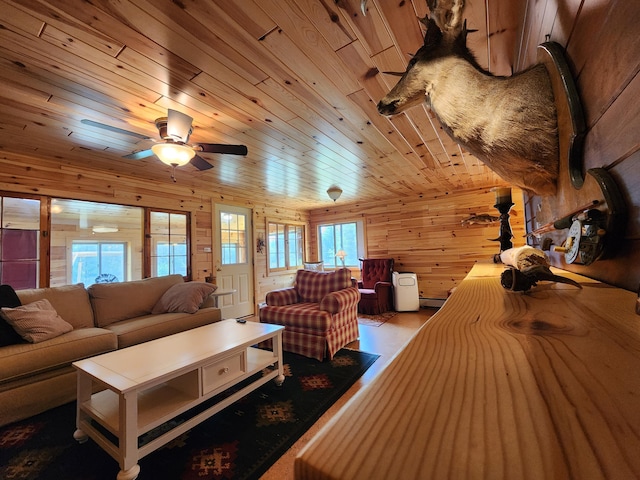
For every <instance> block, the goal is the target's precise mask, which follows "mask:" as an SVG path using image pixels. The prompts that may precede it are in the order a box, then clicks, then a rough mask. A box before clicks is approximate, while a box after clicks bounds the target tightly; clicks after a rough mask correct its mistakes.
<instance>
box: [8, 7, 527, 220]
mask: <svg viewBox="0 0 640 480" xmlns="http://www.w3.org/2000/svg"><path fill="white" fill-rule="evenodd" d="M498 4H500V5H499V6H498ZM523 5H524V1H518V2H511V1H508V2H504V1H503V2H498V1H484V0H482V1H481V0H467V9H466V12H465V16H466V18H467V21H468V28H470V29H477V30H478V32H476V33H472V34H470V35H469V39H468V42H469V45H470V47H471V49H472V50H473V51H474V53H475V54H476V56H477V58H478V60H479V62H480V64H482V65H483V66H484V67H485V68H489V69H490V70H491V71H492V72H493V73H494V74H510V73H511V69H512V65H513V64H514V58H513V57H514V54H515V51H516V48H515V45H516V44H517V43H518V42H519V38H518V35H519V22H520V20H521V18H522V17H523ZM427 12H428V9H427V6H426V2H425V1H424V0H413V1H406V2H391V1H387V0H369V2H368V8H367V15H366V16H365V15H363V14H362V13H361V12H360V0H335V1H332V0H233V1H230V0H207V1H205V0H182V1H176V0H131V1H119V0H92V1H91V2H87V1H85V0H51V1H45V0H16V1H11V0H0V23H1V27H2V28H0V42H1V44H2V48H0V62H1V64H0V110H1V112H2V115H0V152H4V153H2V156H3V157H7V153H9V152H12V153H14V154H19V155H18V156H15V155H13V156H12V157H11V158H20V159H24V162H25V163H28V160H27V159H28V158H29V157H41V158H44V159H56V161H59V162H60V163H61V164H64V163H70V164H74V165H82V166H85V167H86V168H90V169H100V170H107V171H116V172H118V173H120V174H122V175H131V176H135V177H138V178H142V179H148V180H150V181H156V182H158V181H159V182H163V181H167V182H170V181H171V180H170V168H169V167H167V166H165V165H164V164H162V163H160V162H159V161H158V160H157V158H155V157H148V158H146V159H143V160H127V159H123V158H122V156H124V155H127V154H129V153H132V152H134V151H138V150H144V149H148V148H150V146H151V145H152V144H153V141H154V139H155V140H157V139H158V132H157V129H156V127H155V124H154V120H155V119H156V118H158V117H162V116H166V112H167V109H169V108H171V109H176V110H180V111H181V112H184V113H186V114H188V115H190V116H191V117H193V119H194V122H193V126H194V131H193V134H192V135H191V141H193V142H209V143H232V144H244V145H246V146H247V147H248V149H249V154H248V155H247V156H246V157H242V156H240V157H238V156H232V155H219V154H218V155H217V154H202V156H203V157H205V158H206V159H207V160H208V161H209V162H210V163H211V164H213V165H214V168H212V169H210V170H206V171H199V170H197V169H196V168H194V167H193V166H191V165H187V166H185V167H182V168H180V169H178V171H177V173H176V177H177V181H178V182H180V183H183V184H186V185H189V186H192V187H196V188H206V189H209V190H212V191H215V192H219V193H221V194H225V193H226V194H235V195H242V196H244V197H249V198H252V199H258V198H265V201H269V202H270V203H275V204H283V205H289V206H293V207H295V208H302V209H310V208H318V207H322V206H323V205H329V204H331V203H332V202H331V200H330V199H329V198H328V196H327V194H326V190H327V188H329V187H330V186H331V185H334V184H335V185H338V186H339V187H340V188H342V190H343V195H342V197H341V198H340V200H339V202H341V203H349V202H356V201H357V202H366V201H370V200H380V199H385V198H391V197H394V196H411V195H429V194H432V193H434V194H435V193H442V192H447V191H452V190H454V189H463V188H464V189H468V188H484V187H489V186H493V185H496V184H497V183H501V181H500V179H499V178H498V177H496V176H495V175H494V174H493V173H492V172H491V171H490V170H488V169H487V168H486V167H485V166H484V165H483V164H482V163H480V162H479V161H478V160H477V159H476V158H475V157H473V156H471V155H470V154H468V153H467V152H465V151H464V150H462V149H461V148H460V147H459V146H458V145H456V144H455V143H454V142H453V141H451V140H450V139H449V137H447V136H446V134H444V132H442V130H441V128H440V126H439V124H438V123H437V120H435V119H434V117H433V115H432V114H431V113H430V112H429V111H428V110H427V109H426V108H424V107H423V106H418V107H414V108H413V109H412V110H411V111H410V112H408V113H406V114H402V115H400V116H397V117H394V118H393V119H387V118H385V117H382V116H380V115H379V114H378V113H377V111H376V108H375V105H376V104H377V102H378V100H379V99H380V98H381V97H382V96H383V95H384V94H385V93H386V92H387V91H388V90H389V89H390V88H391V87H392V86H393V85H394V84H395V81H396V80H397V78H396V77H393V76H390V75H385V74H383V73H381V72H383V71H401V70H404V68H405V66H406V64H407V61H408V60H409V58H410V57H409V54H410V53H412V52H415V51H416V50H417V48H418V47H419V46H420V45H421V44H422V31H421V28H420V24H419V22H418V17H423V16H424V15H425V14H426V13H427ZM82 120H91V121H93V122H99V123H102V124H106V125H110V126H113V127H115V128H118V129H122V130H126V131H128V132H134V133H136V134H138V136H133V135H129V134H125V133H118V132H114V131H108V130H105V129H100V128H96V127H94V126H90V125H87V124H85V123H82ZM140 136H142V137H146V138H141V137H140ZM21 161H22V160H21ZM267 199H268V200H267Z"/></svg>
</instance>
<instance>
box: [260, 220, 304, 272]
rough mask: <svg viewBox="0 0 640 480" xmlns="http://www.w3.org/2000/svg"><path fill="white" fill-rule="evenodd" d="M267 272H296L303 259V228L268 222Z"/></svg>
mask: <svg viewBox="0 0 640 480" xmlns="http://www.w3.org/2000/svg"><path fill="white" fill-rule="evenodd" d="M267 236H268V242H267V249H268V254H269V270H270V271H276V270H294V269H295V270H297V269H298V268H301V267H302V262H303V257H304V226H302V225H289V224H284V223H275V222H269V223H268V225H267Z"/></svg>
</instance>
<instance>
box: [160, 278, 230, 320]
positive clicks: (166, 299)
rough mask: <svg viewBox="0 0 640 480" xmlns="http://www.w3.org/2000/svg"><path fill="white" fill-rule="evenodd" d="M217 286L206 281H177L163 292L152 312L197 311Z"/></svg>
mask: <svg viewBox="0 0 640 480" xmlns="http://www.w3.org/2000/svg"><path fill="white" fill-rule="evenodd" d="M217 288H218V286H217V285H213V284H212V283H205V282H184V283H176V284H175V285H172V286H171V287H169V289H168V290H167V291H166V292H164V294H162V297H160V300H158V303H156V304H155V306H154V307H153V310H151V313H152V314H158V313H170V312H171V313H176V312H182V313H195V312H196V311H198V309H199V308H200V305H202V303H203V302H204V300H205V299H206V298H207V297H208V296H209V295H211V294H212V293H213V292H215V291H216V289H217Z"/></svg>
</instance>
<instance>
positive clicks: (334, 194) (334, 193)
mask: <svg viewBox="0 0 640 480" xmlns="http://www.w3.org/2000/svg"><path fill="white" fill-rule="evenodd" d="M327 195H329V198H330V199H331V200H333V201H334V202H335V201H336V200H338V199H339V198H340V195H342V189H341V188H340V187H336V186H335V185H333V186H331V187H329V189H328V190H327Z"/></svg>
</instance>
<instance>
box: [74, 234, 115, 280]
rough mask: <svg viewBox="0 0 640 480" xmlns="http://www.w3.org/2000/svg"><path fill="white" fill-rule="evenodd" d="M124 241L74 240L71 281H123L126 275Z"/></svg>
mask: <svg viewBox="0 0 640 480" xmlns="http://www.w3.org/2000/svg"><path fill="white" fill-rule="evenodd" d="M126 265H127V246H126V243H124V242H84V241H74V242H73V243H72V246H71V283H84V284H85V285H91V284H93V283H112V282H122V281H125V280H126V279H127V277H126Z"/></svg>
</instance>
